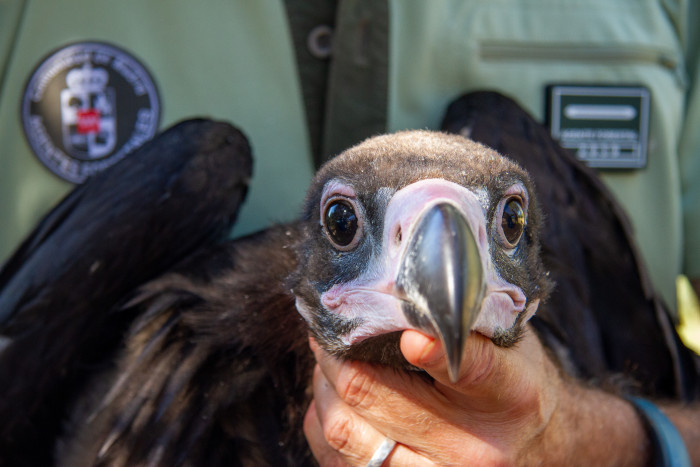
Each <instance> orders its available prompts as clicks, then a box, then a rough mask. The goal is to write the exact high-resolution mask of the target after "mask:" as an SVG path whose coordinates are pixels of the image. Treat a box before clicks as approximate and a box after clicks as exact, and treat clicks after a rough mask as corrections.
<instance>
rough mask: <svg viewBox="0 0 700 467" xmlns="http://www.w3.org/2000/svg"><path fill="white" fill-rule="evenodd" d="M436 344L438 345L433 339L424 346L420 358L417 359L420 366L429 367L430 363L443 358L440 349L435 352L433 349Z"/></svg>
mask: <svg viewBox="0 0 700 467" xmlns="http://www.w3.org/2000/svg"><path fill="white" fill-rule="evenodd" d="M437 343H438V340H437V339H433V340H432V341H430V343H429V344H428V345H427V346H425V350H423V353H422V354H421V356H420V358H419V359H418V361H419V362H420V363H421V364H424V365H430V364H432V363H435V362H437V361H438V360H440V359H441V358H442V357H443V355H444V352H441V351H440V349H437V350H436V349H435V345H436V344H437ZM431 354H432V355H431Z"/></svg>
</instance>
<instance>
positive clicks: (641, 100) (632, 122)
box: [547, 85, 650, 169]
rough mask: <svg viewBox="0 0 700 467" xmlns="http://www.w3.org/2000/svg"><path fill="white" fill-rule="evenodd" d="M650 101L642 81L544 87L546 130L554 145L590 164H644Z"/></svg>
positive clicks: (631, 166) (633, 166) (619, 166)
mask: <svg viewBox="0 0 700 467" xmlns="http://www.w3.org/2000/svg"><path fill="white" fill-rule="evenodd" d="M649 100H650V99H649V90H648V89H647V88H645V87H643V86H582V85H578V86H575V85H552V86H548V88H547V115H548V120H549V129H550V132H551V134H552V137H553V138H554V139H556V140H557V141H559V144H561V145H562V146H563V147H565V148H567V149H570V150H571V151H572V152H573V153H574V155H575V156H576V157H577V158H578V159H579V160H581V161H583V162H584V163H586V164H587V165H588V166H590V167H597V168H608V169H610V168H612V169H639V168H643V167H645V166H646V164H647V140H648V134H649Z"/></svg>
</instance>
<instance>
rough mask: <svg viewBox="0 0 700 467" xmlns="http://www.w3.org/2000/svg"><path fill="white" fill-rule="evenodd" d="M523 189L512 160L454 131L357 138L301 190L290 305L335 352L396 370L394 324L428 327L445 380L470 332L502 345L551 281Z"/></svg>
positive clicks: (400, 363)
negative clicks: (441, 354)
mask: <svg viewBox="0 0 700 467" xmlns="http://www.w3.org/2000/svg"><path fill="white" fill-rule="evenodd" d="M533 193H534V191H533V186H532V182H531V181H530V179H529V177H528V175H527V173H526V172H525V171H524V170H523V169H521V168H520V167H519V166H518V165H516V164H515V163H513V162H512V161H509V160H508V159H506V158H504V157H502V156H501V155H499V154H498V153H496V152H495V151H493V150H491V149H489V148H487V147H485V146H482V145H480V144H478V143H475V142H473V141H471V140H468V139H465V138H463V137H461V136H456V135H447V134H441V133H435V132H428V131H410V132H401V133H395V134H392V135H386V136H379V137H375V138H371V139H368V140H366V141H365V142H363V143H361V144H359V145H357V146H355V147H353V148H351V149H349V150H347V151H345V152H344V153H342V154H341V155H339V156H338V157H336V158H335V159H333V160H332V161H330V162H329V163H327V164H326V165H325V166H324V167H322V168H321V170H320V171H319V172H318V174H317V176H316V178H315V179H314V181H313V183H312V185H311V187H310V189H309V192H308V195H307V199H306V204H305V210H304V215H303V222H304V223H305V225H304V229H306V232H305V235H304V236H303V238H304V240H303V242H302V244H301V245H300V248H299V251H300V253H299V255H300V258H299V266H298V268H297V270H296V271H295V272H294V273H293V274H292V276H291V278H290V286H291V288H292V290H293V293H294V295H295V297H296V306H297V309H298V311H299V312H300V314H301V315H302V316H303V318H304V319H305V320H306V322H307V323H308V325H309V327H310V330H311V333H312V335H313V336H314V337H315V338H316V340H317V341H318V343H319V345H321V346H322V347H323V348H325V349H326V350H327V351H329V352H330V353H332V354H334V355H336V356H338V357H342V358H352V359H360V360H365V361H370V362H377V363H384V364H389V365H393V366H396V367H407V366H408V363H407V362H406V361H405V360H404V359H403V357H402V355H401V352H400V350H399V337H400V333H401V331H403V330H406V329H416V330H419V331H421V332H423V333H426V334H429V335H432V336H434V337H436V338H438V339H440V340H441V341H442V343H443V345H444V348H445V351H446V355H447V358H448V362H449V369H450V376H451V377H452V378H453V379H455V378H456V376H457V373H458V369H459V366H460V362H461V356H462V353H463V349H464V345H465V342H466V339H467V338H468V336H469V334H470V333H471V332H478V333H481V334H483V335H485V336H487V337H489V338H490V339H492V340H493V342H494V343H496V344H497V345H501V346H509V345H512V344H513V343H515V342H516V341H517V340H518V337H519V335H520V334H521V332H522V329H523V325H524V323H525V322H526V321H527V320H528V319H529V318H530V317H531V316H532V315H533V314H534V313H535V311H536V310H537V307H538V304H539V303H540V301H541V300H543V299H545V298H546V296H547V295H548V293H549V291H550V289H551V284H550V282H549V281H548V279H547V274H546V271H545V270H544V267H543V265H542V263H541V261H540V255H539V250H540V245H539V239H538V230H539V224H540V222H541V215H540V213H539V212H538V209H537V204H536V201H535V199H534V197H533Z"/></svg>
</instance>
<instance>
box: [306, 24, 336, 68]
mask: <svg viewBox="0 0 700 467" xmlns="http://www.w3.org/2000/svg"><path fill="white" fill-rule="evenodd" d="M306 46H307V47H308V48H309V52H311V55H313V56H314V57H316V58H318V59H320V60H324V59H327V58H329V57H330V56H331V52H332V49H333V29H332V28H331V27H330V26H327V25H325V24H322V25H319V26H316V27H315V28H313V29H312V30H311V32H309V37H308V38H307V39H306Z"/></svg>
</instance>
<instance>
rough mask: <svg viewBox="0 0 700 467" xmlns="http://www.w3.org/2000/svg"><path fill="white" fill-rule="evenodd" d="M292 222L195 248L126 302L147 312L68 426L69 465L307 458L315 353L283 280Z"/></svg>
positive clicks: (64, 457) (290, 261) (64, 456)
mask: <svg viewBox="0 0 700 467" xmlns="http://www.w3.org/2000/svg"><path fill="white" fill-rule="evenodd" d="M294 229H295V227H294V226H288V227H283V228H276V229H270V230H268V231H265V232H263V233H261V234H257V235H254V236H251V237H248V238H245V239H242V240H238V241H235V242H230V243H228V244H226V245H223V246H220V247H214V248H209V249H206V250H204V251H202V252H201V253H199V254H197V255H195V256H194V257H192V258H190V259H188V260H186V261H185V262H184V263H183V264H181V265H180V266H178V267H177V268H176V270H175V271H174V272H172V273H169V274H167V275H166V276H164V277H162V278H160V279H157V280H155V281H153V282H151V283H149V284H147V285H146V286H144V287H143V288H142V289H141V290H140V291H139V292H138V293H137V295H136V296H135V297H134V298H133V299H132V300H131V301H130V302H129V303H128V304H127V305H126V307H127V308H128V309H136V310H137V311H136V312H135V314H137V315H139V318H138V319H137V320H136V321H135V323H134V325H133V326H132V328H131V330H130V331H129V333H128V336H127V338H126V348H125V350H124V352H123V354H122V355H121V357H120V359H119V362H118V364H117V366H116V368H114V369H111V370H109V371H106V372H105V373H104V374H101V375H98V377H97V381H98V384H97V385H96V386H95V387H94V388H93V389H91V390H90V391H88V392H87V393H85V394H83V395H82V396H81V400H82V401H83V406H82V407H79V408H78V409H77V410H76V413H75V414H74V417H73V420H72V422H71V424H70V426H69V427H68V428H67V430H66V439H65V441H64V442H63V443H61V444H62V449H61V452H60V453H59V456H58V457H59V458H60V459H61V462H62V463H63V465H95V464H97V465H110V466H122V465H123V466H129V465H182V464H184V465H231V466H235V465H275V464H279V465H305V464H307V463H309V462H310V458H309V457H308V456H309V453H308V448H307V447H306V444H305V443H304V442H303V439H304V438H303V436H302V435H301V433H302V421H303V416H304V410H305V408H306V407H307V405H308V402H309V394H308V391H307V390H306V388H307V386H308V382H309V381H310V378H311V370H312V368H313V362H314V360H313V356H312V355H311V354H310V351H309V349H308V342H307V337H306V336H307V334H306V325H305V323H304V321H303V319H302V318H301V317H300V316H299V314H298V313H297V311H296V309H295V307H294V298H293V296H292V295H291V293H290V292H289V290H288V289H287V288H286V287H285V286H284V283H285V280H286V277H287V276H288V275H289V273H290V271H291V270H293V269H294V267H295V265H296V257H295V255H294V253H293V250H292V249H291V242H292V239H297V238H298V235H293V234H292V232H293V231H294ZM295 233H296V232H295Z"/></svg>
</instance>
